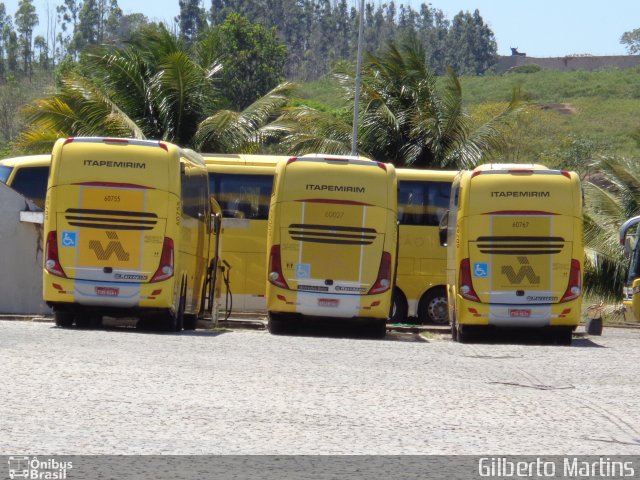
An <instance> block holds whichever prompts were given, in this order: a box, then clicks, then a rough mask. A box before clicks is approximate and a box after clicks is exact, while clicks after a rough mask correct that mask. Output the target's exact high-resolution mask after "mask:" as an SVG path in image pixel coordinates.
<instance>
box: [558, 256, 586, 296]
mask: <svg viewBox="0 0 640 480" xmlns="http://www.w3.org/2000/svg"><path fill="white" fill-rule="evenodd" d="M581 293H582V280H581V279H580V262H579V261H578V260H576V259H575V258H574V259H573V260H571V271H570V272H569V285H567V291H566V292H564V295H563V296H562V298H561V299H560V303H564V302H570V301H571V300H575V299H576V298H578V297H579V296H580V294H581Z"/></svg>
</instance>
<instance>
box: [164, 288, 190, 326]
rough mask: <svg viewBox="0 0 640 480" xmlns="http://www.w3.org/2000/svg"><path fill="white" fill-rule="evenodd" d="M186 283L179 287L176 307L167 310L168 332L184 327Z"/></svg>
mask: <svg viewBox="0 0 640 480" xmlns="http://www.w3.org/2000/svg"><path fill="white" fill-rule="evenodd" d="M186 290H187V289H186V285H185V284H184V283H183V284H182V286H181V288H180V300H178V308H177V309H176V310H175V311H174V312H172V311H169V325H168V327H169V328H168V330H169V331H170V332H181V331H182V328H183V327H184V309H185V303H186V298H185V297H186V294H187V292H186Z"/></svg>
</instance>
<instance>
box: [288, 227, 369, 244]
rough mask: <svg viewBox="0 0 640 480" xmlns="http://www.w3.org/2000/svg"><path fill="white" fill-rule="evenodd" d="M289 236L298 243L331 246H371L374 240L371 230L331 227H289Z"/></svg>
mask: <svg viewBox="0 0 640 480" xmlns="http://www.w3.org/2000/svg"><path fill="white" fill-rule="evenodd" d="M289 235H290V236H291V238H292V239H293V240H297V241H300V242H313V243H328V244H333V245H371V244H372V243H373V241H374V240H375V239H376V231H375V230H374V229H373V228H360V227H338V226H333V225H309V224H291V225H289Z"/></svg>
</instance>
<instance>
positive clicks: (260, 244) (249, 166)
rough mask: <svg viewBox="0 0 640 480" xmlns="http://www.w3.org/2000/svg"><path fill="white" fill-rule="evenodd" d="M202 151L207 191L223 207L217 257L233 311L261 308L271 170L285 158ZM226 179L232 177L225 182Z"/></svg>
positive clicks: (265, 266) (280, 156)
mask: <svg viewBox="0 0 640 480" xmlns="http://www.w3.org/2000/svg"><path fill="white" fill-rule="evenodd" d="M202 156H203V158H204V161H205V163H206V165H207V170H208V172H209V179H210V185H211V193H212V195H214V196H215V198H216V200H218V202H219V203H220V206H221V208H222V209H223V210H222V214H223V220H222V224H223V230H222V234H221V253H220V259H221V261H225V262H226V263H227V264H228V265H230V266H231V269H230V270H229V272H228V274H229V288H230V290H231V294H232V300H231V301H232V303H233V310H234V311H237V312H260V313H264V312H265V310H266V301H265V282H264V278H265V275H266V271H267V263H266V262H267V249H266V248H267V214H268V210H269V202H270V200H271V188H272V184H273V174H274V172H275V166H276V165H277V163H278V162H279V161H281V160H287V159H288V158H289V157H288V156H282V155H245V154H211V153H205V154H203V155H202ZM228 179H236V180H237V182H236V183H230V182H229V181H228ZM256 179H257V181H256ZM221 189H222V191H220V190H221ZM267 190H268V191H267ZM221 288H223V289H224V288H225V287H221ZM224 307H226V308H228V307H229V306H227V305H225V306H224Z"/></svg>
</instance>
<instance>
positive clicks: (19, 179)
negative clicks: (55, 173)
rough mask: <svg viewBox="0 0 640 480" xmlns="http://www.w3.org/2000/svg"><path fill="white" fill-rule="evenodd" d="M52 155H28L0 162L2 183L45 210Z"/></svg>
mask: <svg viewBox="0 0 640 480" xmlns="http://www.w3.org/2000/svg"><path fill="white" fill-rule="evenodd" d="M50 164H51V155H50V154H46V155H26V156H23V157H13V158H4V159H2V160H0V182H2V183H4V184H6V185H8V186H10V187H11V188H13V189H14V190H15V191H17V192H18V193H20V194H22V195H23V196H25V197H27V198H28V199H30V200H32V201H33V203H35V204H36V205H38V206H39V207H41V208H44V199H45V197H46V195H47V179H48V177H49V165H50Z"/></svg>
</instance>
